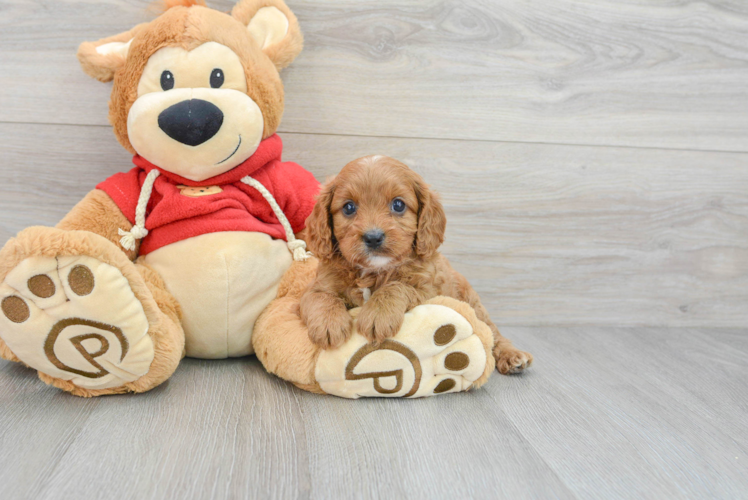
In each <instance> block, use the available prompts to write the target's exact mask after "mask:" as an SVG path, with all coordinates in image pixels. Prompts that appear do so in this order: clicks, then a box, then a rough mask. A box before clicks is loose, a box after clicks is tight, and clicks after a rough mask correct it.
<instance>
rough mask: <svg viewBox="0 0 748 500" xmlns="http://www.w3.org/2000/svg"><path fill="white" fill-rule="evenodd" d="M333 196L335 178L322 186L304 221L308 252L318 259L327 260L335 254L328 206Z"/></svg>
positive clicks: (335, 242) (334, 242)
mask: <svg viewBox="0 0 748 500" xmlns="http://www.w3.org/2000/svg"><path fill="white" fill-rule="evenodd" d="M334 195H335V178H332V179H330V180H329V181H327V182H326V183H325V185H324V186H322V190H321V191H320V192H319V195H317V203H316V204H315V205H314V209H313V210H312V214H311V215H310V216H309V217H308V218H307V220H306V227H307V228H308V231H307V233H308V236H307V244H308V245H309V250H310V251H311V252H312V253H313V254H314V255H315V256H316V257H318V258H320V259H329V258H330V257H332V255H333V253H334V252H335V245H337V241H335V235H334V234H333V232H332V228H333V225H332V214H330V205H332V198H333V196H334Z"/></svg>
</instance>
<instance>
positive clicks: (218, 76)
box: [210, 68, 223, 89]
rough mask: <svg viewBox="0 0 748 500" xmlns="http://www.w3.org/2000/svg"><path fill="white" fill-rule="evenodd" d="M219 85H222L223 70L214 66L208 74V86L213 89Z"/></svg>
mask: <svg viewBox="0 0 748 500" xmlns="http://www.w3.org/2000/svg"><path fill="white" fill-rule="evenodd" d="M221 85H223V70H222V69H220V68H216V69H214V70H213V72H212V73H211V74H210V86H211V87H213V88H214V89H217V88H219V87H220V86H221Z"/></svg>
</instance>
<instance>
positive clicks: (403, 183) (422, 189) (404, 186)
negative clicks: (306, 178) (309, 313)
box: [307, 156, 447, 270]
mask: <svg viewBox="0 0 748 500" xmlns="http://www.w3.org/2000/svg"><path fill="white" fill-rule="evenodd" d="M446 222H447V221H446V217H445V215H444V209H443V208H442V205H441V203H440V202H439V200H438V197H437V196H436V194H435V193H433V192H432V191H431V190H430V189H429V188H428V186H427V185H426V184H425V183H424V182H423V179H422V178H421V176H420V175H418V174H417V173H415V172H414V171H412V170H411V169H409V168H408V167H407V166H406V165H404V164H403V163H401V162H399V161H397V160H395V159H393V158H389V157H386V156H367V157H364V158H359V159H358V160H354V161H352V162H351V163H349V164H348V165H346V166H345V167H344V168H343V170H342V171H341V172H340V174H338V175H337V177H335V178H334V179H332V180H330V181H329V182H328V183H327V184H325V186H324V187H323V188H322V191H321V192H320V195H319V198H318V201H317V204H316V205H315V207H314V211H313V212H312V215H311V216H310V217H309V220H308V221H307V226H309V232H310V238H309V240H310V241H309V244H310V249H311V250H312V251H313V252H314V253H315V254H316V255H317V256H319V257H320V258H322V259H330V258H332V257H333V256H334V255H335V254H336V253H339V254H340V255H341V256H342V257H343V258H344V259H345V260H346V261H348V262H349V263H350V264H352V265H353V266H356V267H359V268H362V269H368V270H378V269H385V268H388V267H393V266H396V265H398V264H400V263H401V262H403V261H404V260H406V259H408V258H413V257H418V258H428V257H431V256H432V255H433V254H434V253H436V251H437V249H438V248H439V246H440V245H441V243H442V242H443V241H444V229H445V226H446Z"/></svg>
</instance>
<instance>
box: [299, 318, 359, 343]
mask: <svg viewBox="0 0 748 500" xmlns="http://www.w3.org/2000/svg"><path fill="white" fill-rule="evenodd" d="M328 313H329V314H319V313H315V314H313V315H311V317H308V318H306V323H307V327H308V328H309V338H310V339H311V341H312V342H313V343H314V344H316V345H318V346H320V347H321V348H323V349H335V348H337V347H340V346H341V345H343V343H344V342H345V341H346V340H348V339H349V338H350V336H351V331H352V328H351V316H350V315H349V314H348V311H347V310H346V309H345V308H342V309H334V310H332V311H328Z"/></svg>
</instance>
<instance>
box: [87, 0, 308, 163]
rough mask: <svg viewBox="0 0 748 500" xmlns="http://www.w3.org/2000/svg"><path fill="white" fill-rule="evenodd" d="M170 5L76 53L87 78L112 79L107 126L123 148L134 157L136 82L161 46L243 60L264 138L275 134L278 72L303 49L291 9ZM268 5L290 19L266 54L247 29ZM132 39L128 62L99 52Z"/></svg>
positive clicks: (268, 1) (255, 4)
mask: <svg viewBox="0 0 748 500" xmlns="http://www.w3.org/2000/svg"><path fill="white" fill-rule="evenodd" d="M187 4H189V5H187ZM167 5H169V6H170V7H171V8H169V9H168V10H167V11H166V12H165V13H164V14H162V15H161V16H159V17H158V18H156V19H154V20H153V21H151V22H150V23H146V24H142V25H138V26H136V27H135V28H133V29H132V30H130V31H128V32H125V33H121V34H119V35H115V36H113V37H109V38H105V39H103V40H99V41H98V42H84V43H83V44H81V46H80V48H79V49H78V59H79V61H80V63H81V66H82V67H83V69H84V71H86V73H88V74H89V75H91V76H93V77H94V78H97V79H99V80H101V81H109V80H111V79H112V77H113V78H114V86H113V88H112V96H111V99H110V101H109V121H110V122H111V124H112V126H113V127H114V133H115V135H116V136H117V140H118V141H119V142H120V144H122V146H124V147H125V148H126V149H127V150H128V151H130V152H131V153H133V154H135V150H134V149H133V147H132V145H131V144H130V140H129V138H128V135H127V114H128V113H129V111H130V108H131V107H132V105H133V103H134V102H135V99H136V98H137V97H138V96H137V87H138V82H139V81H140V77H141V75H142V74H143V70H144V68H145V65H146V64H147V62H148V59H149V58H150V57H151V55H153V54H154V53H155V52H156V51H158V50H159V49H161V48H163V47H172V46H173V47H182V48H183V49H185V50H192V49H194V48H196V47H198V46H200V45H202V44H203V43H206V42H217V43H220V44H222V45H225V46H227V47H229V48H230V49H232V50H233V51H234V52H236V54H237V55H238V56H239V59H240V60H241V61H242V64H243V65H244V72H245V76H246V78H247V89H248V90H247V94H248V95H249V97H251V98H252V100H253V101H255V102H256V103H257V105H258V106H259V107H260V110H261V111H262V115H263V118H264V130H263V139H264V138H267V137H270V136H271V135H273V134H274V133H275V132H276V130H277V129H278V125H279V124H280V120H281V117H282V116H283V84H282V82H281V79H280V75H279V74H278V69H280V68H283V67H285V66H287V65H288V64H289V63H290V62H291V61H292V60H293V59H294V58H295V57H296V56H297V55H298V54H299V52H301V49H302V46H303V38H302V35H301V30H300V29H299V25H298V21H297V20H296V17H295V16H294V15H293V13H292V12H291V11H290V9H289V8H288V7H287V6H286V5H285V4H284V3H283V2H282V1H279V0H242V1H241V2H239V3H238V4H236V5H235V6H234V10H233V12H232V15H227V14H224V13H222V12H218V11H216V10H213V9H209V8H206V7H203V6H201V5H200V3H199V2H194V1H190V0H183V1H177V0H169V3H168V4H167ZM266 6H273V7H276V8H278V9H279V10H281V11H282V12H283V13H284V14H286V16H287V17H288V19H289V28H288V33H287V34H286V37H285V38H284V39H282V40H281V41H280V42H277V43H275V44H273V45H271V46H269V47H266V48H265V49H264V50H262V49H261V48H260V47H258V46H257V45H256V43H255V42H254V40H253V39H252V37H251V36H250V34H249V32H248V31H247V29H246V25H247V23H248V22H249V21H250V19H251V18H252V15H254V13H255V12H257V11H258V10H259V9H260V8H262V7H266ZM130 39H132V44H131V46H130V50H129V52H128V55H127V58H126V59H124V58H122V57H121V56H119V55H115V54H109V55H106V56H104V55H101V54H98V53H97V52H96V47H98V46H100V45H103V44H105V43H109V42H114V41H118V42H126V41H128V40H130Z"/></svg>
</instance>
